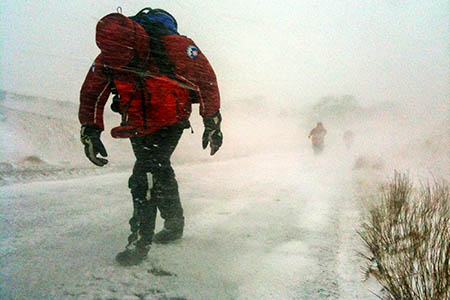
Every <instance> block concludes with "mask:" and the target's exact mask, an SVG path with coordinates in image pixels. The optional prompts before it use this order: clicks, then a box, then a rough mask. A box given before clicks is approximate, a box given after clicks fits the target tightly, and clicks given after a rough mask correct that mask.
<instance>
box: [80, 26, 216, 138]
mask: <svg viewBox="0 0 450 300" xmlns="http://www.w3.org/2000/svg"><path fill="white" fill-rule="evenodd" d="M161 40H162V42H163V44H164V45H165V48H166V51H167V54H168V57H169V58H170V60H171V61H172V62H173V63H174V65H175V73H176V76H177V81H175V82H176V84H178V85H180V86H185V87H188V89H191V90H194V91H195V94H196V102H198V103H199V104H200V115H201V116H203V117H206V116H211V115H214V114H215V113H216V112H217V111H218V110H219V109H220V95H219V89H218V85H217V80H216V75H215V73H214V71H213V69H212V67H211V65H210V64H209V62H208V60H207V58H206V56H205V55H204V54H203V53H202V52H201V51H200V50H199V48H198V47H197V46H196V45H195V43H194V42H193V41H192V40H191V39H189V38H188V37H185V36H181V35H167V36H162V37H161ZM138 54H139V56H140V57H144V56H145V53H138ZM105 57H106V56H105V54H104V53H101V54H100V55H98V56H97V58H96V59H95V62H94V63H93V65H92V66H91V68H90V70H89V72H88V74H87V76H86V79H85V81H84V83H83V86H82V88H81V92H80V107H79V114H78V117H79V121H80V123H81V125H97V126H99V127H100V128H101V129H102V130H103V129H104V123H103V111H104V107H105V104H106V102H107V100H108V98H109V96H110V93H111V86H112V84H111V81H110V76H108V75H107V74H106V73H105V69H110V70H112V74H113V75H112V78H113V79H114V82H115V85H116V87H117V90H118V91H119V94H120V96H121V97H124V98H126V97H127V95H123V94H124V93H125V91H126V89H124V88H121V87H122V86H124V83H125V86H126V84H127V83H128V84H134V85H136V76H135V73H134V72H132V71H130V70H127V68H126V67H125V68H123V67H111V66H110V65H108V63H107V62H106V61H105V60H106V58H105ZM146 65H148V67H147V72H146V73H145V74H146V78H154V77H158V76H160V74H159V70H158V67H157V66H156V62H155V61H154V59H153V58H150V61H149V63H148V64H146ZM164 78H166V79H168V78H167V77H165V76H164V77H163V80H164ZM168 80H169V81H171V80H170V79H168ZM139 94H140V93H136V95H134V96H133V97H134V98H139V97H140V96H139ZM128 97H130V95H128ZM191 102H192V101H189V102H188V103H186V104H185V105H184V106H183V108H182V110H181V111H182V112H183V115H182V116H181V117H179V116H177V118H178V121H182V120H187V119H188V118H189V115H190V113H191ZM132 105H133V104H132ZM148 109H150V110H152V106H150V107H149V108H148ZM157 115H158V112H155V111H151V112H147V114H146V116H147V120H146V122H147V125H148V128H147V130H146V131H145V134H148V133H151V132H153V131H156V130H158V129H159V128H161V127H164V126H166V125H167V124H162V122H161V120H158V118H152V116H157Z"/></svg>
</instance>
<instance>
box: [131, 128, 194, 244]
mask: <svg viewBox="0 0 450 300" xmlns="http://www.w3.org/2000/svg"><path fill="white" fill-rule="evenodd" d="M186 127H187V126H186V124H175V125H171V126H168V127H165V128H163V129H160V130H158V131H156V132H154V133H151V134H149V135H146V136H141V137H133V138H130V140H131V145H132V147H133V151H134V154H135V156H136V163H135V165H134V167H133V174H132V175H131V177H130V179H129V181H128V186H129V188H130V190H131V195H132V198H133V209H134V211H133V216H132V218H131V219H130V229H131V235H130V236H129V238H128V242H129V244H131V243H133V242H135V241H137V245H138V246H147V245H150V244H151V242H152V238H153V234H154V230H155V220H156V214H157V211H158V210H159V212H160V214H161V217H162V218H163V219H169V218H181V217H183V208H182V206H181V202H180V195H179V192H178V183H177V180H176V179H175V173H174V170H173V168H172V166H171V164H170V157H171V156H172V153H173V151H174V150H175V148H176V146H177V144H178V141H179V140H180V138H181V135H182V134H183V130H184V129H185V128H186Z"/></svg>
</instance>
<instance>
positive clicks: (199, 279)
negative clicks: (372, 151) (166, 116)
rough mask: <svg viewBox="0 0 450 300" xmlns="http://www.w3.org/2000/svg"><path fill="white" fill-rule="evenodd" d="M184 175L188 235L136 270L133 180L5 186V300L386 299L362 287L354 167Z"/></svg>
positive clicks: (214, 168)
mask: <svg viewBox="0 0 450 300" xmlns="http://www.w3.org/2000/svg"><path fill="white" fill-rule="evenodd" d="M175 170H176V173H177V178H178V181H179V185H180V193H181V196H182V201H183V205H184V208H185V215H186V223H187V224H186V228H185V235H184V237H183V239H182V240H180V241H177V242H176V243H174V244H171V245H154V246H153V247H152V249H151V251H150V254H149V258H148V259H147V260H146V261H145V262H144V263H143V264H142V265H140V266H135V267H130V268H123V267H120V266H118V265H116V264H115V263H114V256H115V254H116V253H117V252H118V251H120V250H122V248H123V247H124V246H125V241H126V238H127V234H128V225H127V221H128V218H129V216H130V214H131V200H130V195H129V191H128V188H127V185H126V184H127V179H128V176H129V174H128V173H112V174H106V175H96V176H92V177H87V178H86V177H85V178H76V179H70V180H64V181H63V180H61V181H47V182H35V183H28V184H17V185H9V186H2V187H0V194H1V199H0V207H1V211H2V218H3V220H2V222H1V226H2V228H1V232H2V238H1V244H0V254H1V266H2V271H1V273H2V278H3V280H2V281H3V282H2V284H1V294H2V296H3V297H5V298H6V299H8V298H11V299H44V298H45V299H48V298H54V299H376V297H375V296H374V295H373V294H371V292H370V289H371V288H372V290H373V288H374V287H375V288H376V286H374V285H373V286H369V285H368V284H366V283H363V282H362V281H361V279H362V274H361V271H360V263H361V261H360V259H359V258H358V257H357V254H356V251H357V250H359V247H360V244H359V240H358V239H357V236H356V229H357V228H356V227H355V226H357V225H358V221H359V212H358V207H357V205H355V203H353V201H354V199H353V198H352V192H351V190H352V188H351V184H352V182H351V181H352V179H351V176H349V174H351V166H350V159H346V158H345V157H344V156H342V157H340V158H337V157H336V156H334V157H333V156H332V155H331V154H327V153H324V155H323V156H320V157H316V156H313V155H312V153H311V151H310V149H304V151H303V152H301V151H300V152H279V153H272V154H259V155H254V156H250V157H244V158H237V159H232V160H226V161H214V159H212V160H211V163H198V164H183V165H176V166H175ZM348 209H351V210H348ZM160 227H161V220H160V219H159V218H158V223H157V230H158V229H159V228H160ZM375 291H376V290H375Z"/></svg>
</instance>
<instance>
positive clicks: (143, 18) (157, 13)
mask: <svg viewBox="0 0 450 300" xmlns="http://www.w3.org/2000/svg"><path fill="white" fill-rule="evenodd" d="M132 19H133V20H134V21H136V22H137V23H139V24H141V25H145V24H146V23H148V22H149V21H150V22H152V21H153V22H154V21H156V22H159V23H161V24H163V25H164V27H165V28H167V29H168V30H169V31H170V32H171V33H172V34H178V24H177V21H176V20H175V18H174V17H173V16H172V15H171V14H169V13H168V12H167V11H165V10H163V9H160V8H157V9H151V8H150V7H147V8H144V9H142V10H141V11H140V12H139V13H138V14H137V15H136V16H134V17H132Z"/></svg>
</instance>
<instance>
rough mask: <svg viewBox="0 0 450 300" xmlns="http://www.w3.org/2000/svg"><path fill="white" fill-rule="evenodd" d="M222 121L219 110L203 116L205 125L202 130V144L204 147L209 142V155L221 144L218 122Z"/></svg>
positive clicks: (204, 147)
mask: <svg viewBox="0 0 450 300" xmlns="http://www.w3.org/2000/svg"><path fill="white" fill-rule="evenodd" d="M221 122H222V116H221V115H220V111H217V113H215V114H214V115H212V116H210V117H204V118H203V125H205V131H204V132H203V138H202V146H203V149H206V147H207V146H208V143H209V147H210V148H211V153H210V155H214V154H215V153H216V152H217V150H219V148H220V146H222V140H223V135H222V131H220V123H221Z"/></svg>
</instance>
